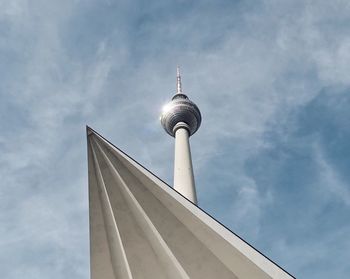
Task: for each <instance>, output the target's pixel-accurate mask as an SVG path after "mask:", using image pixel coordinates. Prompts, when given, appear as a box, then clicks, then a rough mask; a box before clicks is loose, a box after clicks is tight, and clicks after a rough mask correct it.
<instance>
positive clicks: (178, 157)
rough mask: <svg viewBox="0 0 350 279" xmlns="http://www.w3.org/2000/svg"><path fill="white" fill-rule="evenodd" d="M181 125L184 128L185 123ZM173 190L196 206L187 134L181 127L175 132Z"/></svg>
mask: <svg viewBox="0 0 350 279" xmlns="http://www.w3.org/2000/svg"><path fill="white" fill-rule="evenodd" d="M179 124H180V123H179ZM183 124H184V126H185V125H186V124H185V123H183ZM186 126H187V125H186ZM174 188H175V190H176V191H178V192H179V193H181V194H182V195H183V196H185V197H186V198H188V199H189V200H190V201H192V202H193V203H195V204H197V194H196V188H195V184H194V176H193V167H192V158H191V150H190V142H189V132H188V130H187V129H186V128H185V127H183V126H181V127H179V128H178V129H177V130H176V132H175V162H174Z"/></svg>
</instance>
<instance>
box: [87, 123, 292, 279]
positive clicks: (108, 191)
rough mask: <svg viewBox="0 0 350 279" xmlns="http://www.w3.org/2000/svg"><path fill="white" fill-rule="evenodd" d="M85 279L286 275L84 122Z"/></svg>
mask: <svg viewBox="0 0 350 279" xmlns="http://www.w3.org/2000/svg"><path fill="white" fill-rule="evenodd" d="M87 137H88V171H89V210H90V257H91V278H92V279H101V278H103V279H116V278H135V279H138V278H143V279H157V278H162V279H163V278H173V279H187V278H193V279H212V278H220V279H229V278H230V279H236V278H247V279H265V278H266V279H267V278H281V279H283V278H286V279H287V278H294V277H293V276H291V275H290V274H288V273H287V272H286V271H284V270H283V269H282V268H280V267H279V266H278V265H276V264H275V263H273V262H272V261H271V260H269V259H268V258H267V257H265V256H264V255H262V254H261V253H260V252H259V251H257V250H256V249H254V248H253V247H252V246H250V245H249V244H248V243H246V242H245V241H244V240H242V239H241V238H240V237H238V236H237V235H236V234H234V233H233V232H231V231H230V230H228V229H227V228H226V227H224V226H223V225H222V224H220V223H219V222H217V221H216V220H215V219H214V218H212V217H211V216H210V215H208V214H207V213H205V212H204V211H203V210H201V209H200V208H199V207H197V206H196V205H194V204H193V203H191V202H190V201H189V200H187V199H186V198H185V197H183V196H182V195H180V194H179V193H178V192H176V191H175V190H174V189H173V188H171V187H170V186H169V185H167V184H166V183H165V182H163V181H162V180H161V179H159V178H158V177H157V176H155V175H154V174H152V173H151V172H150V171H148V170H147V169H146V168H144V167H143V166H141V165H140V164H138V163H137V162H136V161H135V160H133V159H132V158H130V157H129V156H128V155H126V154H125V153H124V152H122V151H121V150H120V149H118V148H116V147H115V146H114V145H113V144H111V143H110V142H108V141H107V140H106V139H104V138H103V137H102V136H100V135H99V134H98V133H96V132H95V131H93V130H92V129H91V128H89V127H87Z"/></svg>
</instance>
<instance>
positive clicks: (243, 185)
mask: <svg viewBox="0 0 350 279" xmlns="http://www.w3.org/2000/svg"><path fill="white" fill-rule="evenodd" d="M349 30H350V4H349V2H348V1H345V0H344V1H342V0H334V1H276V0H275V1H273V0H271V1H258V0H257V1H185V0H179V1H167V0H164V1H125V0H121V1H113V0H105V1H103V0H100V1H92V0H85V1H79V0H75V1H73V0H69V1H68V0H60V1H44V0H41V1H40V0H34V1H29V0H11V1H5V0H0V61H1V63H0V127H1V133H0V154H1V156H0V178H1V182H0V270H1V276H2V278H8V279H12V278H23V277H25V278H28V279H31V278H35V279H37V278H48V277H49V278H51V279H56V278H77V279H78V278H88V276H89V239H88V204H87V162H86V139H85V125H86V124H88V125H90V126H91V127H93V128H94V129H96V130H97V131H98V132H100V133H101V134H103V135H104V136H105V137H106V138H108V139H109V140H111V141H112V142H113V143H114V144H115V145H117V146H118V147H120V148H121V149H122V150H124V151H125V152H127V153H128V154H129V155H131V156H132V157H133V158H135V159H136V160H137V161H139V162H140V163H142V164H143V165H144V166H146V167H147V168H149V169H150V170H152V171H153V172H154V173H156V174H157V175H158V176H160V177H161V178H163V179H164V180H165V181H167V182H169V184H171V183H172V168H173V161H172V160H173V139H172V138H171V137H169V136H168V135H167V134H166V133H165V132H164V131H163V130H162V128H161V126H160V123H159V114H160V111H161V107H162V105H163V104H164V103H166V102H167V101H168V100H169V99H170V98H171V96H172V94H174V92H175V73H176V65H177V64H179V65H181V67H182V74H183V87H184V91H185V93H187V94H188V95H189V96H190V98H191V99H192V100H194V101H195V102H196V103H197V105H198V106H199V108H200V109H201V112H202V115H203V122H202V126H201V128H200V129H199V131H198V132H197V133H196V134H195V135H194V136H193V137H192V138H191V145H192V153H193V154H192V155H193V160H194V162H193V163H194V168H195V176H196V182H197V191H198V198H199V205H200V206H201V207H202V208H203V209H204V210H206V211H207V212H209V213H210V214H211V215H213V216H214V217H215V218H217V219H218V220H220V221H221V222H222V223H224V224H225V225H227V226H228V227H229V228H231V229H232V230H233V231H235V232H236V233H238V234H239V235H240V236H242V237H243V238H244V239H246V240H247V241H248V242H250V243H251V244H252V245H254V246H255V247H256V248H258V249H259V250H260V251H262V252H263V253H264V254H266V255H267V256H268V257H270V258H271V259H273V260H274V261H275V262H277V263H278V264H280V265H281V266H282V267H284V268H285V269H286V270H288V271H289V272H290V273H292V274H293V275H295V276H296V277H298V278H319V279H322V278H338V279H341V278H344V279H345V278H349V276H350V265H349V260H350V239H349V235H350V219H349V216H350V182H349V181H350V172H349V166H350V140H349V139H350V121H349V119H350V109H349V107H350V94H349V93H350V75H349V73H350V33H349Z"/></svg>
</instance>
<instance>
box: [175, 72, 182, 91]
mask: <svg viewBox="0 0 350 279" xmlns="http://www.w3.org/2000/svg"><path fill="white" fill-rule="evenodd" d="M176 89H177V91H176V94H182V85H181V75H180V67H179V66H177V67H176Z"/></svg>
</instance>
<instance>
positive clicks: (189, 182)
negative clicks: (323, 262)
mask: <svg viewBox="0 0 350 279" xmlns="http://www.w3.org/2000/svg"><path fill="white" fill-rule="evenodd" d="M176 88H177V92H176V94H175V95H174V97H173V98H172V101H171V102H170V103H168V104H167V105H166V106H165V107H164V109H163V112H162V115H161V123H162V126H163V128H164V129H165V131H166V132H167V133H168V134H169V135H171V136H173V137H175V162H174V188H175V190H177V191H178V192H179V193H181V194H182V195H183V196H185V197H186V198H188V199H189V200H190V201H192V202H193V203H195V204H197V195H196V188H195V183H194V176H193V168H192V159H191V150H190V142H189V137H190V136H192V135H193V134H194V133H195V132H196V131H197V130H198V128H199V126H200V124H201V121H202V117H201V113H200V111H199V109H198V107H197V106H196V105H195V104H194V103H193V102H192V101H190V100H189V99H188V97H187V96H186V95H185V94H184V93H183V92H182V85H181V75H180V69H179V67H177V82H176Z"/></svg>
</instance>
